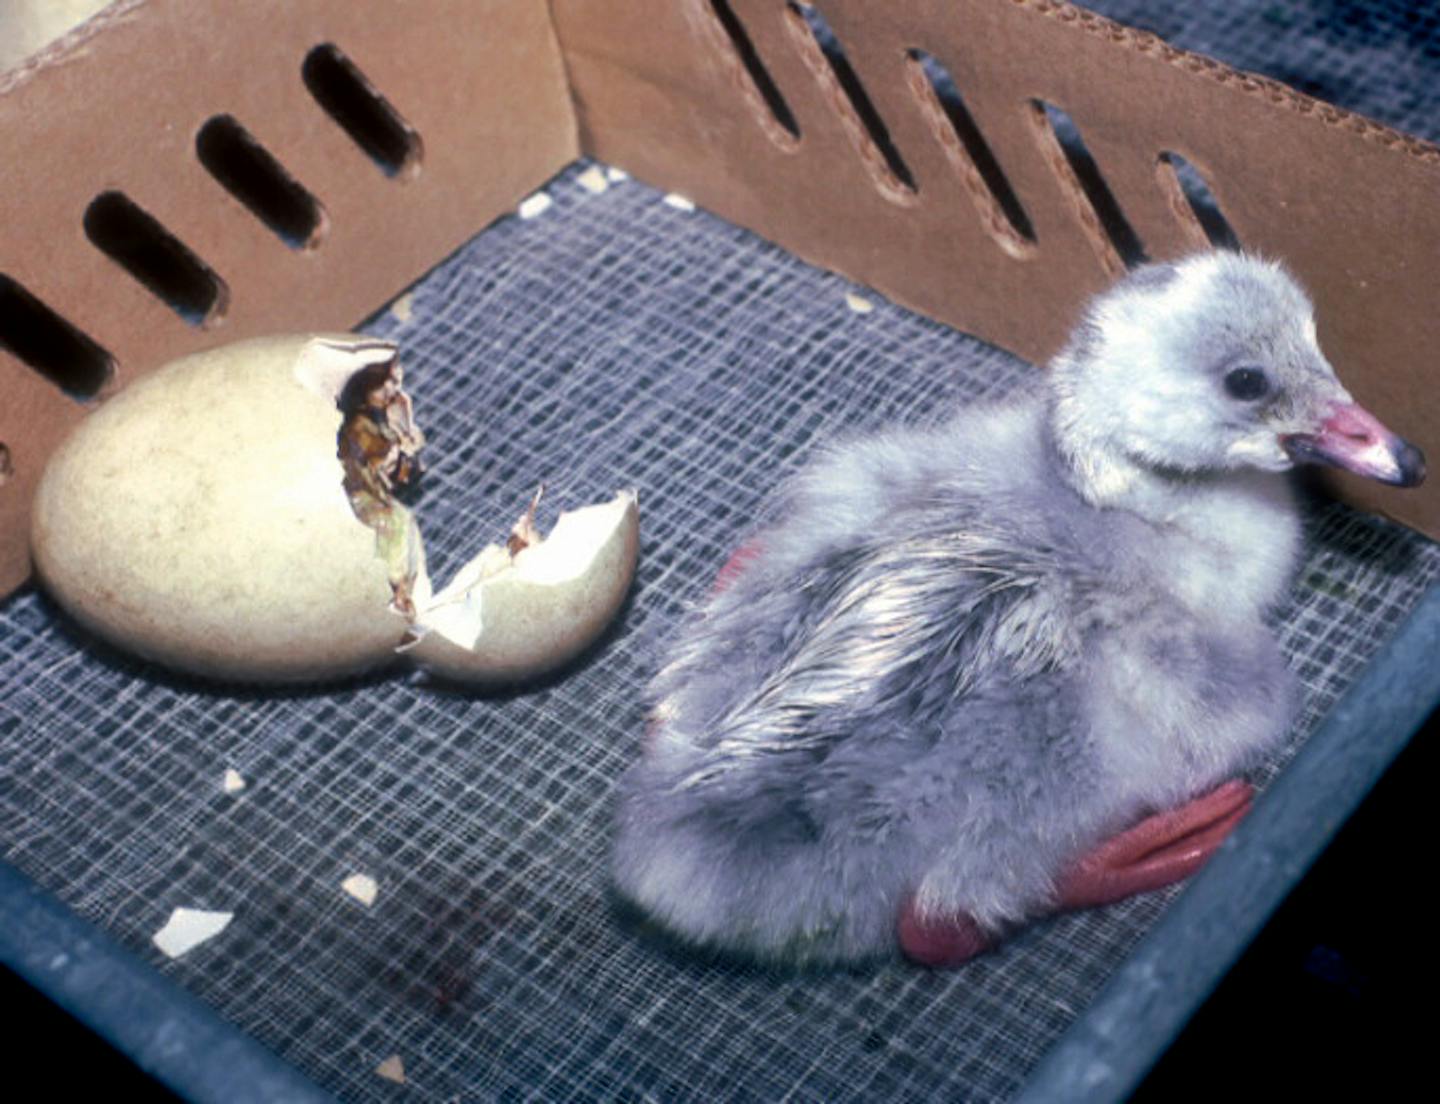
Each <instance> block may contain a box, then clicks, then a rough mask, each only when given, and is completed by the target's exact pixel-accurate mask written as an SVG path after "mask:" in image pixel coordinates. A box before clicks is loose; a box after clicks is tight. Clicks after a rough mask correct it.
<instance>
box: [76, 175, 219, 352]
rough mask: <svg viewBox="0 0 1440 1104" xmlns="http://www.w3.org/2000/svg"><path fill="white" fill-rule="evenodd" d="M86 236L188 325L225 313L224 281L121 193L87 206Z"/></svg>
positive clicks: (97, 197) (209, 319)
mask: <svg viewBox="0 0 1440 1104" xmlns="http://www.w3.org/2000/svg"><path fill="white" fill-rule="evenodd" d="M85 236H86V237H88V238H89V239H90V240H91V241H92V242H93V243H94V244H95V247H96V248H97V249H99V250H100V251H101V252H102V253H104V254H105V255H106V256H107V257H109V258H110V259H111V260H113V261H115V263H116V264H118V265H120V267H121V268H123V269H124V270H125V271H126V272H128V273H130V275H131V276H134V277H135V279H137V280H139V281H140V282H141V283H142V284H144V285H145V286H146V287H147V288H149V289H150V291H152V292H153V293H154V294H155V295H157V296H158V297H159V298H160V299H161V300H162V301H164V303H165V304H166V306H168V307H169V308H170V309H171V310H173V311H174V312H175V313H176V314H178V315H179V316H180V317H181V318H183V319H184V320H185V321H186V322H188V323H190V325H192V326H203V325H206V324H208V323H211V322H214V321H216V320H217V319H219V318H220V316H221V315H223V314H224V313H225V305H226V303H227V302H228V300H229V294H228V292H227V290H226V287H225V282H224V281H223V280H221V279H220V277H219V276H217V275H215V273H214V272H213V271H211V269H210V267H209V266H208V265H207V264H205V262H204V261H202V260H201V259H200V258H199V257H197V256H195V254H194V253H192V252H190V250H189V249H187V248H186V247H185V244H184V243H183V242H182V241H180V239H178V238H177V237H175V236H174V235H173V234H171V233H170V232H169V231H168V230H166V229H165V227H163V226H161V225H160V223H159V222H157V221H156V220H155V219H154V217H152V216H151V215H150V214H149V213H148V212H147V211H145V210H143V209H141V208H140V207H138V206H137V205H136V204H135V203H133V202H131V200H130V199H129V197H127V196H125V195H124V194H122V193H120V192H104V193H102V194H101V195H99V196H96V197H95V199H94V200H92V201H91V203H90V206H89V207H87V208H85Z"/></svg>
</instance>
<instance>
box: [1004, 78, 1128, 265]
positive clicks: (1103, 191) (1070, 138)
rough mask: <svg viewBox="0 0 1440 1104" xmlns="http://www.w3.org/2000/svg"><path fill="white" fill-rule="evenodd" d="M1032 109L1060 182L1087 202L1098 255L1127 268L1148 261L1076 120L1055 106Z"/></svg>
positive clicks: (1038, 105)
mask: <svg viewBox="0 0 1440 1104" xmlns="http://www.w3.org/2000/svg"><path fill="white" fill-rule="evenodd" d="M1032 106H1033V108H1034V111H1035V119H1036V122H1037V123H1038V125H1039V127H1040V130H1041V133H1042V135H1043V136H1044V138H1045V140H1046V144H1047V145H1049V146H1050V147H1051V150H1052V152H1053V151H1058V152H1059V154H1060V157H1059V159H1058V161H1057V162H1056V167H1057V168H1058V169H1059V170H1060V172H1061V178H1062V180H1063V181H1064V182H1065V183H1066V185H1067V186H1069V187H1070V188H1071V190H1072V191H1076V190H1078V192H1079V196H1077V198H1079V199H1082V200H1083V201H1084V202H1086V203H1087V204H1088V205H1089V209H1090V210H1091V211H1092V212H1093V213H1094V216H1095V227H1098V234H1095V235H1094V240H1095V244H1096V246H1097V248H1099V249H1100V251H1101V255H1102V256H1104V257H1106V258H1107V259H1108V258H1112V257H1114V258H1118V261H1119V262H1120V263H1121V264H1123V265H1125V266H1127V267H1134V266H1135V265H1138V264H1143V263H1144V262H1145V261H1146V260H1148V259H1149V258H1148V257H1146V255H1145V246H1144V244H1143V243H1142V242H1141V241H1140V236H1139V235H1138V234H1136V233H1135V230H1134V228H1133V227H1132V226H1131V225H1130V223H1129V221H1128V220H1127V219H1126V218H1125V212H1124V211H1122V210H1121V209H1120V204H1119V203H1118V202H1117V201H1116V199H1115V196H1114V194H1113V193H1112V192H1111V191H1110V185H1108V184H1107V183H1105V177H1104V176H1102V175H1101V173H1100V166H1099V165H1097V164H1096V163H1095V158H1094V156H1093V155H1092V154H1091V153H1090V150H1089V148H1088V147H1087V146H1086V145H1085V140H1084V139H1083V138H1082V137H1081V136H1080V128H1079V127H1077V126H1076V125H1075V120H1073V119H1072V118H1070V116H1069V115H1067V114H1066V113H1065V112H1064V111H1062V110H1061V109H1060V108H1058V107H1056V106H1055V105H1054V104H1048V103H1045V102H1043V101H1041V100H1034V101H1032ZM1088 225H1089V224H1088V222H1087V226H1088ZM1092 229H1093V228H1092Z"/></svg>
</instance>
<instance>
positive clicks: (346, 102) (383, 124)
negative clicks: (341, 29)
mask: <svg viewBox="0 0 1440 1104" xmlns="http://www.w3.org/2000/svg"><path fill="white" fill-rule="evenodd" d="M300 76H301V78H302V79H303V80H304V81H305V87H306V88H308V89H310V95H312V96H314V97H315V102H316V103H318V104H319V105H320V106H321V107H322V108H324V109H325V113H326V114H327V115H329V116H330V118H332V119H334V120H335V121H336V122H337V123H339V124H340V127H341V129H342V130H344V131H345V133H346V134H348V135H350V137H351V138H352V139H354V141H355V144H356V145H357V146H359V147H360V148H361V149H362V150H364V151H365V152H366V153H367V154H369V155H370V157H371V158H372V159H373V160H374V162H375V163H376V164H377V165H379V166H380V169H381V171H383V172H384V173H385V175H386V176H396V177H402V176H413V175H414V174H415V172H416V171H417V170H418V169H419V167H420V148H421V147H420V135H418V134H417V133H415V129H414V128H413V127H411V126H410V124H409V123H407V122H406V121H405V120H404V119H402V118H401V117H400V113H399V112H398V111H396V110H395V109H394V108H393V107H391V106H390V101H389V100H387V99H386V98H385V97H384V96H382V95H380V93H379V92H377V91H376V90H375V86H374V85H373V84H371V83H370V82H369V80H367V79H366V77H365V74H364V73H362V72H360V70H359V69H358V68H356V66H355V63H354V62H353V61H351V60H350V59H349V58H348V57H346V56H345V54H344V53H343V52H342V51H341V50H340V48H339V47H338V46H334V45H332V44H330V43H328V42H327V43H325V44H324V45H323V46H316V47H315V49H313V50H311V51H310V52H309V53H308V54H306V55H305V62H304V64H303V65H301V66H300Z"/></svg>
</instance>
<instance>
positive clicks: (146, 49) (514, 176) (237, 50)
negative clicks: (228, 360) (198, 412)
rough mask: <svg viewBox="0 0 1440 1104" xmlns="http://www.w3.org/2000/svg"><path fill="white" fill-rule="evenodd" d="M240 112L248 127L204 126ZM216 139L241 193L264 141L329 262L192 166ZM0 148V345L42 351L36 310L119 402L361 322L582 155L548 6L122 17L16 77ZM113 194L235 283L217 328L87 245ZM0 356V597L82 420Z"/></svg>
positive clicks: (531, 1)
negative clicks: (236, 350)
mask: <svg viewBox="0 0 1440 1104" xmlns="http://www.w3.org/2000/svg"><path fill="white" fill-rule="evenodd" d="M325 44H332V45H334V46H335V47H337V48H338V51H339V54H338V55H336V54H332V53H329V52H327V53H325V54H324V56H323V57H321V58H320V62H321V64H320V67H319V69H318V71H317V70H314V69H312V70H311V74H312V77H314V78H315V80H316V81H317V82H318V83H319V87H321V88H322V89H325V88H329V89H331V90H332V91H333V90H334V89H335V88H336V87H337V82H339V84H340V85H344V81H345V73H347V72H350V73H353V71H354V70H358V73H359V74H361V75H362V76H363V79H364V81H366V82H368V84H369V85H370V86H371V88H372V89H373V91H374V92H375V93H378V95H379V96H381V97H383V98H384V100H385V101H387V102H388V104H389V105H390V107H391V108H392V109H393V111H394V112H395V113H398V116H399V117H400V118H401V119H403V121H404V123H405V124H407V125H408V127H409V128H410V131H411V132H413V133H412V134H410V135H403V132H397V133H401V134H402V137H404V138H406V139H407V140H408V141H409V143H410V145H409V154H408V156H398V157H396V158H394V159H393V160H394V162H395V165H397V166H399V169H398V171H397V172H395V173H394V174H393V175H391V174H388V173H387V172H386V171H384V169H383V168H382V166H381V164H379V163H377V161H376V159H375V158H374V157H372V156H371V155H370V154H368V153H367V152H366V151H365V150H364V149H362V147H361V146H360V145H359V144H358V143H357V141H356V140H354V139H352V137H351V136H350V135H349V134H348V133H347V132H346V131H345V130H344V129H342V127H341V126H340V125H339V124H337V122H336V121H335V119H334V118H333V117H332V116H331V115H330V114H329V113H327V111H326V110H325V109H324V108H322V106H321V105H320V103H319V102H318V100H317V97H316V95H314V94H312V92H311V90H310V88H309V87H308V86H307V84H306V82H305V80H304V79H303V77H302V66H303V65H304V64H305V62H306V60H307V58H308V57H310V54H311V51H312V50H313V49H314V48H315V47H317V46H322V45H325ZM337 57H343V59H345V60H343V61H337V60H336V59H337ZM326 62H329V64H328V66H327V65H326V64H325V63H326ZM343 91H344V89H343V88H342V89H341V92H340V93H336V94H340V95H342V96H343ZM342 102H343V100H342ZM343 113H344V112H343V111H342V114H343ZM352 113H353V111H352ZM223 115H228V116H230V117H232V118H233V119H234V120H235V122H236V123H237V124H238V125H239V127H240V128H243V131H239V130H236V129H234V128H233V127H230V126H229V124H221V125H219V126H218V127H216V128H215V129H212V130H210V131H208V132H207V131H205V130H204V128H205V127H206V124H207V122H209V121H210V120H212V119H214V118H215V117H216V116H223ZM375 126H376V124H374V122H373V120H372V121H371V123H370V131H371V132H373V131H374V130H375ZM202 133H208V134H209V135H210V136H211V138H213V139H214V142H213V143H212V144H213V146H214V147H215V148H214V149H212V150H211V152H212V154H213V155H214V156H215V157H217V158H218V159H219V161H218V162H217V163H220V164H222V165H226V164H228V165H230V170H229V171H231V172H233V173H238V174H239V175H240V176H241V177H242V178H243V177H245V176H246V175H247V174H250V175H252V176H253V174H254V173H255V171H256V170H255V167H254V164H253V163H252V162H253V160H254V158H253V148H249V147H247V144H246V142H245V141H244V138H243V135H244V134H246V133H248V135H250V136H251V137H253V139H254V140H255V141H256V142H258V143H259V145H260V146H261V147H263V149H264V150H265V151H267V152H268V154H269V155H271V156H273V158H274V160H275V161H276V162H278V164H279V166H280V167H281V170H282V172H283V174H285V175H288V176H289V177H290V178H292V179H293V180H294V181H295V182H298V184H299V185H300V186H302V187H303V188H304V189H305V190H306V191H308V192H309V193H310V194H311V195H313V197H314V198H315V200H317V201H318V204H319V206H320V208H321V212H322V213H320V214H319V216H318V217H319V219H320V222H319V225H318V230H317V233H316V234H315V237H314V239H313V241H312V243H311V244H310V245H308V246H306V247H303V248H295V247H292V245H290V244H287V243H286V241H284V240H282V238H281V236H279V235H278V234H277V233H276V232H275V231H274V230H272V229H271V228H270V227H269V226H267V225H266V223H265V222H263V221H262V220H261V219H260V218H258V217H257V216H256V215H255V214H253V213H252V212H251V210H249V209H247V208H246V206H245V205H243V204H242V203H241V202H240V201H239V200H238V199H237V198H235V196H234V195H232V194H231V192H229V191H227V190H226V188H225V187H222V186H221V184H220V183H218V182H217V179H216V177H215V176H214V175H212V173H211V172H210V171H208V170H207V168H206V167H205V166H204V165H202V164H201V162H200V160H198V159H197V137H198V136H199V135H200V134H202ZM237 135H239V137H238V138H237ZM0 137H3V151H4V153H3V157H0V196H3V197H4V198H3V203H4V217H3V222H0V281H4V282H3V283H0V327H4V326H6V325H9V326H11V327H12V328H18V330H19V331H21V337H23V336H24V335H25V333H28V332H29V331H30V330H31V329H33V325H32V323H31V322H29V321H26V320H24V319H21V320H20V321H16V318H15V312H16V310H17V309H18V307H17V303H18V302H20V301H21V300H24V301H26V302H28V301H29V300H28V297H30V296H33V297H35V298H37V299H39V300H40V301H41V302H43V303H44V304H45V305H46V306H47V307H48V308H50V309H51V310H53V311H54V312H56V313H57V314H58V315H59V316H61V317H62V318H64V319H65V320H67V321H68V322H69V323H71V324H73V325H74V326H76V327H78V328H79V329H80V330H81V331H83V332H84V333H85V334H86V335H88V336H89V337H90V338H91V339H92V340H93V341H95V342H97V343H98V344H99V345H100V346H101V347H102V348H103V349H104V350H105V351H106V352H108V354H110V356H111V357H113V359H114V372H113V377H112V378H111V379H110V380H109V382H108V383H106V384H105V386H104V389H103V390H102V391H101V392H100V395H99V396H98V397H100V398H103V395H104V394H106V393H109V392H110V391H111V390H113V389H115V388H119V387H123V386H124V385H125V384H126V383H127V382H128V381H129V380H130V379H132V378H134V377H135V376H136V375H137V374H140V373H143V372H144V371H146V370H148V369H149V368H152V367H155V366H156V365H158V364H160V363H163V362H164V361H166V360H168V359H170V358H172V357H174V356H177V355H180V354H182V353H185V352H188V351H190V350H193V349H197V348H201V347H205V346H208V345H214V344H219V343H222V342H226V341H231V340H235V339H239V338H242V337H246V336H250V335H253V334H257V333H264V332H275V331H285V330H297V329H304V330H316V329H344V328H347V327H349V326H352V325H354V324H355V323H356V321H357V320H359V319H360V318H362V317H364V316H365V315H366V314H367V313H369V312H371V311H373V310H374V309H375V308H377V307H378V306H380V305H382V304H383V303H384V302H385V301H386V300H387V299H388V298H390V297H391V296H392V295H393V294H394V293H395V292H396V291H398V290H399V289H401V288H403V287H405V286H406V285H408V284H409V283H410V282H411V281H413V280H414V279H415V278H416V277H417V276H419V275H420V274H422V273H423V272H425V271H426V270H427V269H429V268H430V267H432V266H433V265H434V264H435V263H436V262H437V261H439V260H440V259H441V258H442V257H444V256H445V255H446V254H447V253H449V252H450V251H452V250H453V249H454V248H456V247H457V246H458V245H459V244H460V243H461V242H463V241H465V240H466V239H467V238H469V237H470V236H472V235H473V234H474V233H475V232H476V231H477V230H479V229H480V228H481V227H483V226H484V225H485V224H486V223H488V222H490V221H492V220H493V219H494V218H495V217H497V216H498V215H500V214H501V213H503V212H504V211H505V210H507V209H508V208H510V207H512V206H513V205H514V203H515V201H516V199H517V198H518V197H521V196H523V195H524V194H525V193H526V192H527V191H529V190H530V189H532V188H533V187H535V186H536V185H537V184H538V183H540V182H541V181H543V180H545V179H546V178H548V177H549V176H551V175H552V174H553V173H554V172H555V171H557V170H558V169H559V168H561V167H562V166H563V165H565V164H566V163H568V162H569V161H572V160H573V159H574V158H575V157H576V156H577V155H578V146H577V143H576V135H575V126H574V121H573V117H572V115H571V109H570V103H569V98H568V95H567V93H566V86H565V78H564V71H563V67H562V65H561V61H560V57H559V53H558V49H557V47H556V42H555V38H554V34H553V31H552V27H551V23H550V19H549V13H548V12H547V10H546V8H545V5H544V4H543V3H539V2H537V0H416V2H411V3H407V4H365V3H358V2H355V0H307V2H306V3H304V4H292V3H287V2H285V0H251V2H249V3H245V4H233V3H228V2H224V0H206V2H199V0H148V2H145V3H134V2H124V3H120V4H117V5H114V6H112V7H111V8H109V9H107V10H106V11H105V12H104V13H102V14H101V15H100V16H99V17H98V18H97V20H96V21H95V22H94V23H92V24H90V25H87V26H86V27H85V28H83V31H82V32H81V33H78V34H77V35H75V36H71V38H69V39H67V40H66V41H65V42H62V43H60V44H58V49H56V50H52V51H49V52H46V53H43V54H42V55H40V56H39V57H38V58H36V59H32V61H31V63H29V64H28V65H27V66H26V67H22V68H21V69H19V70H16V71H14V72H12V73H10V74H6V75H3V76H0ZM391 137H392V138H394V135H393V134H392V136H391ZM379 148H380V149H381V153H382V156H383V155H384V153H385V149H384V145H383V143H382V144H381V146H380V147H379ZM247 156H249V157H250V160H246V158H247ZM262 176H263V173H262ZM266 179H268V178H266ZM261 183H264V180H262V181H261ZM112 191H118V192H120V193H122V194H123V196H124V197H125V200H128V201H129V202H130V203H132V204H133V205H134V206H136V207H138V208H139V209H140V210H141V211H143V212H145V213H146V214H148V216H150V217H152V218H153V219H154V220H156V221H157V222H158V223H159V224H160V226H161V227H163V228H164V230H165V231H167V232H168V233H169V234H170V235H173V236H174V238H176V239H178V241H179V242H180V243H182V244H183V246H184V247H185V248H186V249H188V250H189V251H190V252H191V253H193V255H194V256H195V257H197V258H199V260H200V261H201V262H203V264H204V265H205V266H207V267H208V268H209V269H210V270H212V271H213V273H214V274H215V275H216V276H218V277H219V279H220V280H222V281H223V283H224V292H223V293H222V298H223V299H225V300H227V302H226V303H224V304H220V303H218V302H217V303H216V304H215V306H216V308H217V309H216V310H212V315H218V317H212V320H211V322H210V323H209V324H207V325H204V326H196V325H192V324H190V323H189V322H187V321H186V320H185V319H184V318H182V317H181V316H180V315H179V314H178V313H177V311H176V310H174V309H172V307H171V306H169V305H167V303H166V301H165V300H164V299H163V298H162V297H161V296H159V295H157V294H155V293H153V292H152V291H150V290H148V289H147V288H146V287H145V286H144V285H143V284H142V283H140V282H139V281H138V280H136V279H135V278H133V277H132V276H131V275H130V274H129V273H127V272H126V271H125V270H124V269H123V268H122V267H121V266H120V265H119V264H118V263H117V262H116V261H115V260H114V259H112V258H111V257H110V256H107V255H106V254H105V253H103V252H102V251H101V250H100V249H99V248H97V246H96V245H95V244H93V243H92V241H91V240H90V238H88V237H87V233H86V227H85V219H86V213H87V210H90V205H91V204H92V201H94V200H96V198H97V197H98V196H100V195H102V193H106V192H112ZM283 198H284V197H283V196H281V197H280V200H278V201H277V200H276V199H275V197H273V196H272V197H271V199H270V202H271V203H272V204H273V203H275V202H280V201H283ZM282 207H283V202H282ZM302 208H303V204H302ZM116 211H119V215H118V216H116V215H115V212H116ZM128 211H129V208H128V207H125V206H124V201H114V202H113V203H112V206H111V207H110V208H108V209H107V208H105V207H104V206H103V205H102V207H101V208H100V209H99V212H100V216H101V221H100V225H99V229H100V232H101V236H102V238H104V231H105V228H106V227H107V226H108V227H109V228H110V238H114V239H119V240H121V244H122V246H123V242H124V240H125V238H126V233H127V231H133V229H134V220H133V219H130V220H129V221H127V219H126V217H125V216H126V213H127V212H128ZM107 212H108V214H109V215H111V216H115V217H111V218H110V219H109V221H108V222H107V220H106V218H105V217H104V216H105V215H106V214H107ZM302 214H303V210H302ZM117 219H118V221H117ZM162 252H163V250H162ZM164 263H170V264H171V266H172V267H174V264H175V263H178V262H175V259H174V257H173V255H172V256H171V257H170V261H169V262H163V260H162V266H163V264H164ZM222 306H223V309H218V308H220V307H222ZM7 317H8V319H9V321H8V322H7V321H6V319H7ZM14 336H15V335H14V333H12V337H14ZM4 343H5V342H4V338H3V335H0V444H3V445H4V447H5V449H6V450H7V453H8V456H9V461H8V464H9V467H10V468H11V469H12V471H11V474H10V475H9V477H8V478H7V477H6V476H5V475H4V474H3V465H0V593H4V592H5V591H8V590H10V589H12V588H13V587H14V586H15V585H17V584H18V583H19V582H20V581H21V580H22V579H23V578H24V577H25V575H26V574H27V573H28V570H29V568H28V557H27V553H26V539H25V534H26V532H27V529H28V523H27V506H28V502H29V498H30V495H31V493H32V489H33V487H34V484H35V480H36V478H37V477H38V474H39V472H40V470H41V469H42V467H43V463H44V458H45V456H46V455H48V452H49V450H50V449H51V448H53V447H54V445H55V443H56V442H57V441H58V440H59V438H60V437H61V436H62V435H63V433H64V432H65V431H66V430H67V429H68V428H69V427H70V426H71V425H72V424H74V422H75V421H76V420H77V419H78V418H79V417H81V416H82V415H83V413H84V410H85V408H86V407H85V404H84V403H82V402H80V401H77V399H76V398H74V397H72V396H71V395H68V394H66V393H65V391H64V390H62V388H61V387H58V386H56V384H55V383H53V382H52V381H51V380H50V379H47V378H44V377H43V376H42V375H40V374H38V373H37V372H36V371H35V370H33V368H32V367H31V366H30V365H29V364H27V363H25V362H24V361H22V360H21V359H20V358H18V357H16V356H14V355H11V352H10V351H7V350H6V349H5V348H4V347H3V346H4Z"/></svg>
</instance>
